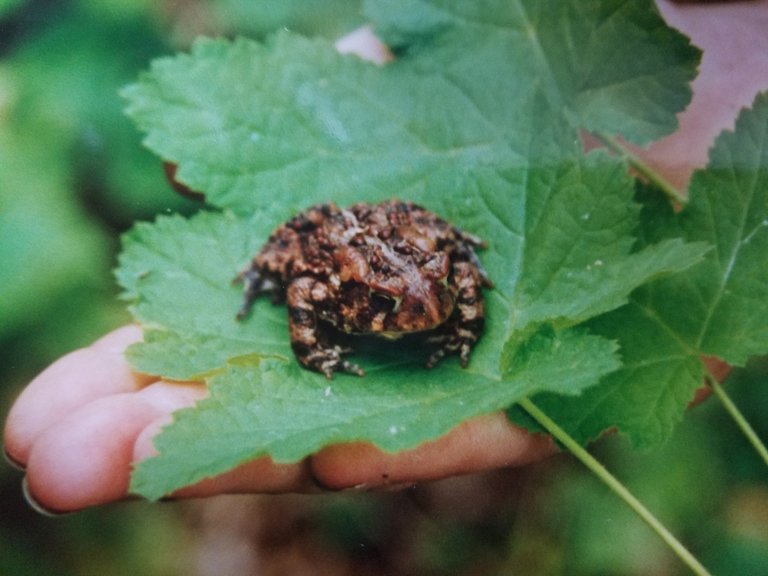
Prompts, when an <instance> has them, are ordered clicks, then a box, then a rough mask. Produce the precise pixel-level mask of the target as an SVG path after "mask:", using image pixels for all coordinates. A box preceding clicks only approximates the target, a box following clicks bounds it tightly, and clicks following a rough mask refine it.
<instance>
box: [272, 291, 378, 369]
mask: <svg viewBox="0 0 768 576" xmlns="http://www.w3.org/2000/svg"><path fill="white" fill-rule="evenodd" d="M329 297H330V295H329V293H328V288H327V286H326V285H325V284H323V283H321V282H318V281H317V280H315V279H314V278H312V277H309V276H302V277H300V278H297V279H295V280H293V281H292V282H291V283H290V284H289V285H288V290H287V293H286V303H287V305H288V326H289V328H290V334H291V348H292V349H293V353H294V354H295V355H296V359H297V360H298V361H299V362H300V363H301V364H302V365H304V366H305V367H306V368H309V369H310V370H314V371H316V372H320V373H322V374H324V375H325V377H326V378H328V379H331V378H333V373H334V372H347V373H349V374H355V375H357V376H363V375H364V374H365V373H364V372H363V369H362V368H360V367H359V366H358V365H357V364H353V363H352V362H348V361H347V360H344V359H343V358H342V356H343V355H344V354H348V353H350V352H351V351H352V350H351V349H349V348H342V347H341V346H338V345H333V344H329V343H328V342H327V338H326V337H325V335H324V334H323V333H322V330H321V328H320V326H319V323H318V305H319V304H322V303H323V302H325V301H326V300H328V298H329Z"/></svg>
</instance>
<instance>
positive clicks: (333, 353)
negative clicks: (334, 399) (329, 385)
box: [293, 342, 365, 380]
mask: <svg viewBox="0 0 768 576" xmlns="http://www.w3.org/2000/svg"><path fill="white" fill-rule="evenodd" d="M293 352H294V354H296V358H297V359H298V360H299V362H301V364H303V365H304V366H305V367H307V368H309V369H310V370H314V371H316V372H320V373H321V374H323V375H325V377H326V378H328V380H330V379H332V378H333V374H334V372H345V373H347V374H354V375H355V376H365V372H364V371H363V369H362V368H360V366H358V365H357V364H354V363H352V362H349V361H347V360H344V359H343V358H342V356H343V355H344V354H349V353H350V352H352V349H351V348H342V347H341V346H320V347H316V348H308V347H307V346H305V345H303V344H300V343H296V342H294V343H293Z"/></svg>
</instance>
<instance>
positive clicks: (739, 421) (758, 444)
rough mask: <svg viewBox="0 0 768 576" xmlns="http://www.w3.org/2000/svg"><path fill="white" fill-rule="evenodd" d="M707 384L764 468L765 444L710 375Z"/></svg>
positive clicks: (766, 456)
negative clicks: (754, 451)
mask: <svg viewBox="0 0 768 576" xmlns="http://www.w3.org/2000/svg"><path fill="white" fill-rule="evenodd" d="M707 383H708V384H709V387H710V388H712V390H713V391H714V392H715V395H716V396H717V397H718V399H719V400H720V402H722V404H723V406H724V407H725V410H726V411H727V412H728V414H730V415H731V418H733V420H734V422H736V425H737V426H738V427H739V428H740V429H741V432H742V433H743V434H744V436H746V437H747V440H749V442H750V444H752V446H753V447H754V449H755V450H756V451H757V453H758V454H759V455H760V457H761V458H762V459H763V461H764V462H765V464H766V466H768V448H766V447H765V444H763V442H762V441H761V440H760V438H759V437H758V435H757V433H756V432H755V430H754V428H752V426H750V424H749V422H747V419H746V418H745V417H744V414H742V413H741V411H740V410H739V408H738V407H737V406H736V404H734V403H733V400H731V398H730V397H729V396H728V394H726V393H725V390H724V389H723V387H722V386H721V385H720V383H719V382H718V381H717V379H716V378H714V377H713V376H712V375H711V374H710V375H709V376H707Z"/></svg>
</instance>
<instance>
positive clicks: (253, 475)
mask: <svg viewBox="0 0 768 576" xmlns="http://www.w3.org/2000/svg"><path fill="white" fill-rule="evenodd" d="M170 421H171V416H170V414H166V415H163V416H161V417H158V418H156V419H155V420H154V421H153V422H151V423H150V424H149V425H148V426H147V427H146V428H144V430H142V432H141V434H140V435H139V437H138V438H137V439H136V443H135V446H134V452H133V459H134V462H138V461H140V460H143V459H145V458H150V457H152V456H155V455H156V454H157V450H156V448H155V446H154V444H153V439H154V437H155V436H156V435H157V434H158V433H159V432H160V430H161V428H162V427H163V426H166V425H167V424H169V423H170ZM312 490H316V487H315V486H314V484H313V482H312V477H311V475H310V473H309V470H308V468H307V465H306V463H305V462H298V463H294V464H276V463H274V462H272V460H271V459H270V458H268V457H263V458H257V459H255V460H252V461H250V462H247V463H245V464H242V465H240V466H238V467H236V468H234V469H232V470H230V471H228V472H226V473H224V474H220V475H218V476H215V477H212V478H205V479H204V480H201V481H200V482H197V483H195V484H193V485H191V486H187V487H186V488H182V489H181V490H177V491H176V492H174V493H173V494H172V495H170V497H171V498H201V497H207V496H216V495H218V494H247V493H273V494H274V493H284V492H309V491H312Z"/></svg>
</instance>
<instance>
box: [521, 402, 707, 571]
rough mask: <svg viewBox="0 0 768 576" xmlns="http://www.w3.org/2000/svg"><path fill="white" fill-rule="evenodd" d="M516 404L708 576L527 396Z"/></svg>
mask: <svg viewBox="0 0 768 576" xmlns="http://www.w3.org/2000/svg"><path fill="white" fill-rule="evenodd" d="M520 406H521V407H522V408H523V409H524V410H525V411H526V412H528V414H530V415H531V417H533V418H534V419H535V420H536V421H537V422H538V423H539V424H541V425H542V426H543V427H544V428H545V429H546V430H547V431H548V432H549V433H550V434H552V436H553V437H554V438H556V439H557V440H558V441H559V442H560V443H561V444H563V445H564V446H565V447H566V448H568V450H569V451H570V452H571V453H572V454H573V455H574V456H576V458H578V459H579V460H580V461H581V463H582V464H584V465H585V466H586V467H587V468H589V470H590V471H592V473H594V474H595V476H597V477H598V478H599V479H600V480H601V481H602V482H603V483H604V484H606V485H607V486H608V487H609V488H610V489H611V490H613V492H614V493H615V494H616V495H617V496H619V498H621V499H622V500H624V502H625V503H626V504H627V505H628V506H629V507H630V508H631V509H632V510H633V511H634V512H635V513H636V514H637V515H638V516H640V518H641V519H642V520H643V521H644V522H645V523H646V524H648V526H650V527H651V529H652V530H653V531H654V532H656V534H658V536H659V537H660V538H661V539H662V540H663V541H664V542H665V543H666V544H667V546H669V547H670V548H671V549H672V551H673V552H674V553H675V554H677V556H678V557H679V558H680V559H681V560H682V561H683V562H684V563H685V564H686V565H687V566H688V567H689V568H690V569H691V570H692V571H693V572H694V574H696V575H697V576H711V575H710V573H709V572H708V571H707V569H706V568H704V566H703V565H702V564H701V563H700V562H699V561H698V560H697V559H696V557H695V556H694V555H693V554H691V553H690V552H689V551H688V549H687V548H685V546H683V545H682V543H681V542H680V541H679V540H678V539H677V538H675V537H674V535H672V533H671V532H670V531H669V530H668V529H667V528H666V527H665V526H664V525H663V524H662V523H661V522H660V521H659V519H658V518H656V517H655V516H654V515H653V514H652V513H651V512H650V510H648V509H647V508H646V507H645V506H644V505H643V503H642V502H640V500H638V499H637V498H636V497H635V496H634V495H633V494H632V493H631V492H630V491H629V490H628V489H627V487H626V486H624V485H623V484H622V483H621V482H620V481H619V480H618V479H617V478H616V477H615V476H614V475H613V474H611V473H610V472H609V471H608V470H607V469H606V468H605V466H603V465H602V464H601V463H600V462H598V461H597V460H596V459H595V458H594V456H592V455H591V454H590V453H589V452H587V451H586V450H585V449H584V448H583V447H582V446H581V445H580V444H579V443H578V442H576V440H574V439H573V438H572V437H571V436H570V435H569V434H568V433H567V432H566V431H565V430H563V429H562V428H560V427H559V426H558V425H557V424H556V423H555V422H554V421H553V420H552V419H551V418H550V417H549V416H547V415H546V414H545V413H544V412H542V411H541V410H539V408H538V407H537V406H536V405H535V404H534V403H533V402H531V401H530V400H529V399H527V398H524V399H523V400H521V401H520Z"/></svg>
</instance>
